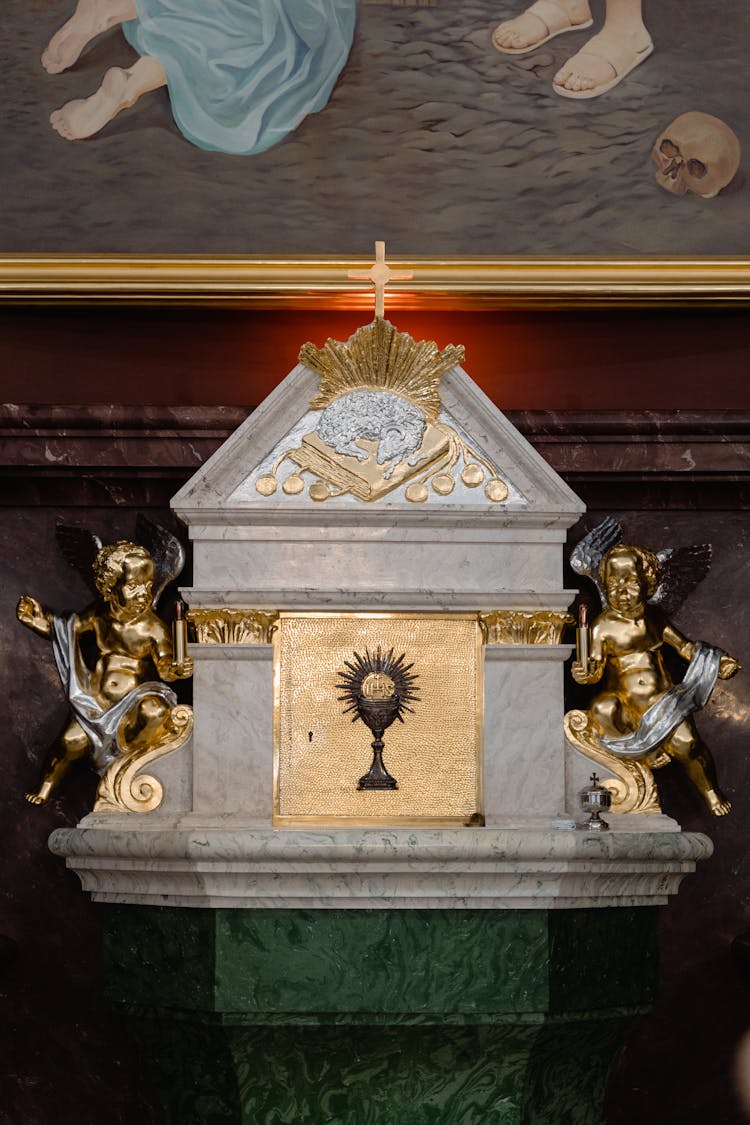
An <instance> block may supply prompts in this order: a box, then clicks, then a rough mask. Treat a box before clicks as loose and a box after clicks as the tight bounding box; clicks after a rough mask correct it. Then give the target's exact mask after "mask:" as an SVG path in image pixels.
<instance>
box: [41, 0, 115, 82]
mask: <svg viewBox="0 0 750 1125" xmlns="http://www.w3.org/2000/svg"><path fill="white" fill-rule="evenodd" d="M135 14H136V12H135V0H78V6H77V7H76V10H75V12H74V13H73V15H72V16H71V17H70V19H69V20H68V21H67V23H64V24H63V25H62V27H61V28H60V29H59V30H58V31H56V32H55V34H54V35H53V36H52V38H51V39H50V41H49V43H48V44H47V48H46V50H45V51H44V53H43V54H42V66H43V67H44V69H45V70H46V71H47V73H48V74H60V72H61V71H63V70H67V69H68V67H70V66H72V65H73V63H74V62H76V61H77V59H78V57H79V55H80V54H81V51H82V50H83V48H84V47H85V46H86V44H87V43H90V42H91V40H92V39H94V38H95V37H96V36H97V35H100V34H101V32H102V31H106V30H107V29H108V28H110V27H114V26H115V25H116V24H118V23H122V22H123V20H126V19H132V18H134V17H135Z"/></svg>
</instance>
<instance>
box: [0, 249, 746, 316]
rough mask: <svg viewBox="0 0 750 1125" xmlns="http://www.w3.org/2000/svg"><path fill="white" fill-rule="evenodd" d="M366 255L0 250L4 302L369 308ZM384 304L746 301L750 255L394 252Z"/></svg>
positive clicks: (413, 306) (467, 305) (482, 305)
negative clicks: (355, 275) (409, 277)
mask: <svg viewBox="0 0 750 1125" xmlns="http://www.w3.org/2000/svg"><path fill="white" fill-rule="evenodd" d="M371 264H372V257H369V258H364V257H359V258H343V257H326V258H314V257H305V258H295V259H290V258H260V257H243V256H239V255H235V256H214V257H206V256H202V257H190V256H187V255H164V256H157V255H154V256H147V257H144V256H140V255H122V254H118V255H105V254H96V255H83V256H75V255H51V254H49V255H44V254H34V255H25V256H22V255H10V254H5V255H0V302H2V303H3V304H6V305H8V304H23V305H29V304H37V303H39V304H55V305H59V304H91V303H102V304H137V305H142V304H160V305H214V306H243V307H253V306H258V307H262V308H292V309H294V308H299V309H304V308H317V307H320V306H325V307H326V308H327V309H341V310H346V309H367V308H370V307H371V306H372V300H373V298H372V290H371V289H368V286H367V285H366V284H365V283H363V282H361V281H350V280H348V279H347V274H348V273H349V271H352V270H366V269H368V268H369V266H370V265H371ZM389 265H390V266H391V268H392V269H394V270H404V269H411V270H413V271H414V279H413V281H401V282H397V281H395V282H392V283H391V285H390V286H389V288H388V291H387V293H386V309H389V308H390V309H432V308H440V307H443V308H451V309H453V310H462V309H467V310H474V309H480V310H481V309H495V308H523V307H527V306H540V305H541V306H544V305H547V306H551V307H557V308H560V307H566V306H578V307H580V306H588V307H595V306H598V305H608V306H613V305H614V306H617V305H622V306H648V305H665V304H672V305H685V304H693V303H706V304H710V305H715V306H717V305H734V304H746V303H748V301H750V258H739V257H720V258H655V257H654V258H580V259H579V258H576V259H572V258H549V257H525V258H424V257H421V258H420V257H415V258H413V259H409V260H406V259H399V258H394V259H390V258H389Z"/></svg>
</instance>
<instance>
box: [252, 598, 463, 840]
mask: <svg viewBox="0 0 750 1125" xmlns="http://www.w3.org/2000/svg"><path fill="white" fill-rule="evenodd" d="M274 645H275V658H274V671H275V677H274V683H275V712H274V713H275V723H274V744H275V745H274V823H276V824H286V825H289V824H370V823H385V822H387V823H389V824H398V823H402V824H410V823H414V824H425V823H428V824H436V825H437V824H446V825H449V824H453V825H455V824H467V823H469V822H471V823H473V824H476V823H477V822H478V821H479V818H480V817H481V813H482V793H481V788H482V771H481V730H482V719H483V710H484V700H483V677H482V660H481V655H482V639H481V631H480V628H479V621H478V617H477V614H460V613H455V614H432V613H421V614H416V613H414V614H409V613H282V614H280V617H279V622H278V628H277V630H276V632H275V635H274ZM378 651H379V652H380V653H381V654H382V658H383V659H385V658H386V656H387V654H388V653H390V652H392V654H393V659H394V660H396V661H397V660H398V658H399V657H401V656H402V655H403V656H404V662H403V663H404V665H405V666H409V667H410V673H411V675H412V676H413V677H414V680H413V684H414V687H413V691H414V698H411V697H410V698H409V699H408V703H409V706H408V707H405V708H403V709H402V721H401V720H400V721H393V722H392V725H389V726H388V727H387V729H386V730H385V732H384V734H383V736H382V737H383V743H384V746H383V752H382V757H383V762H384V765H385V768H386V769H387V771H388V772H389V774H391V775H392V776H393V778H395V779H396V782H397V786H398V787H397V788H395V789H388V790H382V789H369V788H358V785H359V783H360V780H361V779H362V777H363V775H364V774H366V772H367V770H368V767H369V766H370V764H371V762H372V760H373V749H372V746H373V738H374V734H373V731H372V730H371V729H368V727H367V726H366V725H365V722H364V721H362V720H359V721H356V715H357V712H356V710H352V709H351V708H349V711H348V713H345V711H346V710H347V706H348V705H347V699H346V698H344V695H345V693H344V692H343V691H342V687H341V680H342V675H347V674H348V676H349V680H351V679H352V670H354V672H355V673H356V671H357V670H358V669H359V668H360V667H363V668H364V669H365V671H366V670H367V668H369V667H370V664H371V663H372V664H373V665H375V664H377V660H378V656H377V654H378ZM368 662H369V663H368ZM370 678H372V677H371V676H370ZM350 694H351V693H350ZM365 694H366V692H365ZM347 698H348V697H347ZM353 719H354V720H355V721H353Z"/></svg>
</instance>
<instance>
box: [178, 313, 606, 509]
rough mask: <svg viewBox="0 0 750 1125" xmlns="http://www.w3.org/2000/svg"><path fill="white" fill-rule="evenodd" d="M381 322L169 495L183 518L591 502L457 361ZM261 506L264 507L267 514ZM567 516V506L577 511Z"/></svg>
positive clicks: (332, 345) (256, 417)
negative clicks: (508, 417)
mask: <svg viewBox="0 0 750 1125" xmlns="http://www.w3.org/2000/svg"><path fill="white" fill-rule="evenodd" d="M462 358H463V349H461V348H455V347H453V346H452V345H450V346H449V347H447V348H445V349H443V350H442V351H439V350H438V348H437V346H436V345H435V344H432V343H429V342H420V343H416V342H415V341H414V340H412V338H411V337H410V336H408V335H407V334H405V333H400V332H398V331H397V330H396V329H395V328H394V327H393V326H392V325H391V324H389V322H387V321H384V320H376V321H374V322H373V323H372V324H371V325H367V326H365V327H363V328H361V329H359V330H358V332H357V333H355V335H354V336H353V337H352V338H351V339H350V340H349V341H348V342H347V343H340V342H337V341H331V340H329V341H328V342H327V344H326V345H325V346H324V348H321V349H318V348H316V347H314V346H313V345H311V344H307V345H305V347H303V349H302V351H301V353H300V360H301V362H300V363H299V364H298V365H297V366H296V367H295V368H294V369H293V370H292V371H291V372H290V373H289V374H288V375H287V377H286V378H285V379H284V380H283V381H282V383H281V384H280V385H279V386H278V387H277V388H276V389H275V390H274V391H273V392H272V394H271V395H269V396H268V398H266V399H265V401H264V402H263V403H262V404H261V405H260V406H259V407H258V408H257V409H256V410H255V411H254V412H253V413H252V414H251V415H250V416H249V417H248V418H247V420H246V421H245V422H244V423H243V424H242V425H241V426H240V427H239V428H238V429H237V430H236V431H235V433H234V434H232V436H231V437H230V438H229V439H228V440H227V441H226V442H225V443H224V444H223V445H222V446H221V447H220V448H219V449H218V450H217V451H216V453H215V454H214V455H213V457H211V458H210V460H209V461H207V462H206V464H205V465H204V466H203V467H202V468H201V469H200V470H199V471H198V473H196V475H195V476H194V477H193V478H192V479H191V480H190V481H189V482H188V483H187V484H186V485H185V486H184V487H183V488H182V489H181V491H180V492H179V493H178V494H177V495H176V496H175V497H174V498H173V501H172V506H173V508H174V509H175V511H176V512H177V513H178V514H179V515H180V516H181V518H183V519H184V520H185V521H186V522H188V523H193V522H199V523H203V522H214V520H219V521H221V522H225V521H227V520H231V522H237V523H240V524H242V523H252V522H255V521H256V520H260V521H261V522H264V523H265V522H267V520H268V518H273V517H279V518H280V519H281V520H282V521H284V522H286V520H288V519H289V518H294V514H295V513H297V514H300V515H304V516H305V518H306V522H308V521H309V520H315V521H317V519H318V518H319V519H320V520H321V522H323V521H328V520H330V519H331V518H333V519H334V520H335V519H336V517H335V516H334V515H333V513H334V512H336V511H342V510H343V511H347V512H349V513H350V514H351V513H353V512H357V513H359V514H361V515H362V516H363V518H377V517H376V515H375V514H376V513H378V512H380V513H393V512H394V510H398V511H401V512H403V513H407V512H411V513H413V514H414V515H415V516H416V515H417V513H420V514H426V513H427V512H429V511H432V510H435V509H439V510H440V511H441V513H443V515H444V516H446V517H450V514H451V513H452V514H453V515H455V516H457V517H459V516H460V514H461V513H466V514H468V513H471V514H472V515H473V516H476V515H477V514H479V513H482V514H484V515H486V516H487V517H489V518H490V520H491V521H492V522H494V520H493V519H492V517H493V516H495V517H502V522H503V523H507V522H508V521H509V519H510V520H511V521H512V520H513V517H514V516H515V517H516V518H518V519H520V521H521V522H525V520H524V516H526V518H527V519H528V518H529V517H533V516H534V515H537V516H538V515H539V514H541V513H546V514H547V515H553V514H554V515H555V516H557V517H558V519H562V520H564V522H565V523H566V524H570V523H572V522H574V519H575V517H576V516H577V514H579V513H580V512H582V511H583V509H584V505H583V504H582V502H581V501H580V500H579V498H578V497H577V496H576V495H575V493H574V492H573V491H572V490H571V489H570V488H569V487H568V486H567V484H566V483H565V482H564V481H563V480H562V478H561V477H560V476H559V475H558V474H557V473H556V472H555V471H554V470H553V469H552V468H551V467H550V466H549V465H548V464H547V462H546V461H544V459H543V458H542V457H541V456H540V455H539V454H538V453H537V452H536V450H535V449H534V448H533V447H532V446H531V445H530V444H529V443H528V442H527V441H526V439H525V438H524V437H523V436H522V435H521V434H520V433H519V432H518V430H517V429H516V428H515V427H514V426H513V425H512V424H511V423H510V422H509V421H508V419H507V418H506V417H505V416H504V415H503V414H502V413H501V411H499V410H498V409H497V407H496V406H495V405H494V404H493V403H492V402H491V401H490V400H489V399H488V398H487V397H486V395H484V394H483V392H482V391H481V390H480V389H479V387H478V386H477V385H476V384H475V383H474V382H473V380H472V379H471V377H470V376H469V375H468V374H467V373H466V371H464V370H463V368H462V367H461V366H460V361H461V359H462ZM264 517H265V518H264ZM571 517H573V518H572V519H571Z"/></svg>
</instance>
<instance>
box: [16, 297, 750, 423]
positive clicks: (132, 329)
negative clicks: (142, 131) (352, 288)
mask: <svg viewBox="0 0 750 1125" xmlns="http://www.w3.org/2000/svg"><path fill="white" fill-rule="evenodd" d="M363 319H364V317H363V314H362V313H359V312H343V311H336V312H326V311H321V310H314V311H313V310H309V311H284V310H273V309H271V310H265V311H251V310H229V309H212V308H206V309H201V310H199V311H196V310H193V309H179V308H177V309H173V308H164V309H159V308H151V309H145V310H144V309H138V308H132V309H129V308H120V309H108V308H101V309H97V310H96V313H95V314H92V312H91V311H90V310H89V309H87V308H81V307H73V308H67V309H58V308H48V309H47V308H29V309H25V310H17V309H6V310H0V371H2V376H1V379H2V387H3V394H2V396H0V397H1V398H2V400H3V401H5V402H29V403H47V402H56V403H92V402H118V403H133V404H142V403H149V404H162V405H165V404H166V405H171V404H174V403H181V404H183V405H187V404H191V405H197V406H203V405H212V404H218V403H221V404H223V405H226V406H236V405H244V404H245V403H258V402H261V401H262V399H263V398H265V396H266V395H267V394H268V393H269V392H270V391H271V390H272V389H273V387H274V386H275V385H276V383H277V382H278V381H279V378H280V377H281V376H282V375H283V374H285V373H286V372H287V371H289V370H291V368H292V367H293V366H294V364H295V363H296V361H297V354H298V352H299V349H300V346H301V344H303V343H304V342H305V341H307V340H312V341H314V342H315V343H316V344H318V345H322V343H323V342H324V341H325V339H326V337H327V336H334V337H336V338H337V339H347V337H348V336H349V335H350V334H351V333H352V332H354V331H355V330H356V329H357V328H358V327H359V326H360V325H361V324H362V322H363ZM393 319H394V322H395V323H397V324H398V327H399V328H400V329H402V330H403V331H406V332H411V333H412V335H413V336H415V338H417V339H433V340H437V342H438V343H439V344H440V346H441V347H443V346H444V345H445V344H448V343H461V344H464V345H465V347H466V357H467V361H466V366H467V369H468V370H469V371H470V372H471V374H472V377H473V378H474V379H475V380H476V381H477V382H478V383H479V385H480V386H481V387H482V388H483V390H485V391H486V393H487V394H488V395H489V396H490V397H491V398H492V400H493V401H494V402H496V403H497V405H498V406H499V407H500V408H501V409H502V410H534V409H537V410H579V411H580V410H630V409H633V410H691V409H741V408H750V381H748V379H747V372H748V368H749V367H750V339H748V333H747V331H746V323H747V314H746V313H745V312H744V310H742V309H738V310H734V309H714V310H711V309H707V310H704V311H696V310H693V309H670V308H666V309H662V310H659V311H656V310H641V311H638V312H634V311H630V310H627V309H616V308H614V309H599V310H590V309H589V310H585V309H584V310H580V311H574V310H562V311H556V312H555V311H515V312H513V311H504V312H498V311H488V312H456V313H449V314H448V313H446V312H445V311H444V310H441V311H435V312H429V311H421V312H416V311H408V310H404V311H403V312H399V313H398V314H394V316H393Z"/></svg>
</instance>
